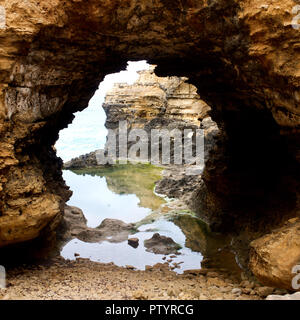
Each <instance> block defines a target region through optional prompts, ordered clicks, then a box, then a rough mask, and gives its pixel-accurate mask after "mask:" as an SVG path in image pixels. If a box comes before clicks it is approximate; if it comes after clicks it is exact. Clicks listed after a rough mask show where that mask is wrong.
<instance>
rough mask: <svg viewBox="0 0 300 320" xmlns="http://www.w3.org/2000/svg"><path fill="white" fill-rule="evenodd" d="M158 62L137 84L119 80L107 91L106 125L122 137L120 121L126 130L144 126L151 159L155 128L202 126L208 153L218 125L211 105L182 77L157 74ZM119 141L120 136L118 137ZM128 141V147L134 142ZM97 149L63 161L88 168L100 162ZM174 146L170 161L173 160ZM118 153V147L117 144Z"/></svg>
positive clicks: (145, 71) (76, 167) (141, 73)
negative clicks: (151, 144)
mask: <svg viewBox="0 0 300 320" xmlns="http://www.w3.org/2000/svg"><path fill="white" fill-rule="evenodd" d="M154 70H155V66H151V67H150V68H149V69H148V70H143V71H139V72H138V73H139V78H138V79H137V81H136V82H135V83H134V84H126V83H117V84H115V85H114V87H113V88H112V89H111V90H110V91H108V92H107V94H106V97H105V103H104V104H103V108H104V110H105V112H106V116H107V118H106V122H105V127H106V128H107V129H110V130H113V131H114V132H115V133H116V136H117V138H118V137H119V130H118V129H119V123H120V121H126V122H127V130H128V131H127V132H128V134H129V133H130V130H131V129H143V130H145V131H146V132H147V134H148V141H145V144H146V145H148V150H149V153H148V157H147V159H142V160H144V161H149V162H150V161H151V146H150V141H151V130H152V129H167V130H169V131H171V130H172V129H180V130H183V129H194V130H195V129H197V128H200V127H201V128H203V129H204V130H205V136H206V141H205V142H206V143H205V147H206V156H208V152H209V150H211V149H212V147H213V145H214V138H215V136H216V135H217V133H218V127H217V125H216V123H215V122H213V121H212V120H211V118H210V117H209V115H208V113H209V111H210V107H209V106H208V105H207V104H206V103H205V102H204V101H203V100H201V99H200V96H199V95H198V94H197V89H196V87H194V86H193V85H191V84H189V83H187V78H182V77H157V76H156V75H155V73H154ZM117 141H118V139H117ZM133 144H134V143H133V142H129V141H128V150H129V149H130V147H131V146H132V145H133ZM97 152H98V150H96V151H94V152H91V153H89V154H86V155H82V156H80V157H77V158H74V159H72V160H71V161H69V162H67V163H65V164H64V167H65V168H66V169H78V168H88V167H93V166H97V165H99V163H98V162H97V156H96V153H97ZM172 154H173V153H172V148H171V162H172ZM117 155H119V149H118V145H117Z"/></svg>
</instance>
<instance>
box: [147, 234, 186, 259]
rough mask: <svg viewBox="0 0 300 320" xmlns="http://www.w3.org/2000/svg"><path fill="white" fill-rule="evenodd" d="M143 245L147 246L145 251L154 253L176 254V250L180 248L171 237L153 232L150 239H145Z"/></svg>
mask: <svg viewBox="0 0 300 320" xmlns="http://www.w3.org/2000/svg"><path fill="white" fill-rule="evenodd" d="M144 245H145V247H146V248H147V250H146V251H148V252H153V253H155V254H165V255H169V254H171V253H175V254H178V250H179V249H181V247H180V245H179V244H178V243H176V242H174V240H173V239H172V238H169V237H165V236H161V235H160V234H159V233H155V234H154V235H153V237H152V238H151V239H148V240H145V242H144Z"/></svg>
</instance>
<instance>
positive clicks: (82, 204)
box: [61, 165, 203, 273]
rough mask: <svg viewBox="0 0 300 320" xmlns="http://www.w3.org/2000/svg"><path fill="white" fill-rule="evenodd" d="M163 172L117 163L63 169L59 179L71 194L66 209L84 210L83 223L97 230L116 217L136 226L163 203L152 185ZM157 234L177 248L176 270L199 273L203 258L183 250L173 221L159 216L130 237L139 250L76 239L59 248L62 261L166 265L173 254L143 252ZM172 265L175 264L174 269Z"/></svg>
mask: <svg viewBox="0 0 300 320" xmlns="http://www.w3.org/2000/svg"><path fill="white" fill-rule="evenodd" d="M161 170H162V169H161V168H157V167H153V166H150V165H118V166H113V167H108V168H101V169H99V168H96V169H87V170H77V171H66V170H65V171H64V172H63V176H64V179H65V181H66V183H67V185H69V186H70V188H71V190H72V191H73V196H72V197H71V199H70V201H69V202H68V205H71V206H77V207H79V208H81V209H82V210H83V213H84V215H85V217H86V219H87V225H88V226H89V227H91V228H96V227H97V226H99V225H100V224H101V222H102V221H103V220H104V219H106V218H110V219H118V220H122V221H124V222H125V223H137V222H139V221H141V220H143V219H144V218H146V217H147V216H148V215H150V214H151V213H152V212H153V211H159V208H160V207H161V206H162V205H163V204H165V203H166V200H165V199H164V198H163V197H160V196H158V195H156V194H155V193H154V186H155V182H156V181H157V180H159V179H160V178H161ZM155 232H158V233H159V234H160V235H163V236H168V237H171V238H172V239H173V240H174V241H175V242H176V243H178V244H179V245H180V246H181V249H180V250H179V253H180V254H179V255H177V257H176V258H173V259H172V260H173V261H172V263H170V266H171V267H172V264H173V263H180V267H179V266H177V267H176V268H175V269H174V271H176V272H178V273H182V272H183V271H184V270H187V269H199V268H200V267H201V261H202V259H203V256H202V254H201V252H199V251H193V250H192V249H190V248H188V247H186V242H187V239H186V236H185V234H184V233H183V232H182V230H181V228H180V227H179V226H177V225H176V224H175V223H174V222H173V221H170V220H166V219H164V218H159V219H157V220H156V221H153V223H149V224H146V225H145V224H144V225H141V226H140V227H139V228H138V232H137V233H136V234H134V236H133V237H136V238H138V239H139V246H138V248H136V249H135V248H133V247H131V246H129V245H128V243H127V241H124V242H120V243H111V242H108V241H103V242H99V243H87V242H83V241H81V240H78V239H73V240H71V241H70V242H68V243H67V244H66V245H65V246H64V247H63V249H62V251H61V255H62V256H63V257H64V258H65V259H70V260H75V259H76V258H75V254H79V256H80V257H81V258H89V259H90V260H92V261H96V262H102V263H109V262H113V263H114V264H116V265H118V266H126V265H130V266H133V267H135V268H137V269H140V270H144V269H145V266H146V265H151V266H153V265H155V264H156V263H158V262H160V263H164V262H165V261H164V260H163V257H167V258H166V260H169V259H170V257H169V256H171V255H169V256H164V255H161V254H154V253H151V252H147V251H146V248H145V247H144V240H146V239H150V238H151V237H152V236H153V234H154V233H155ZM175 266H176V265H175Z"/></svg>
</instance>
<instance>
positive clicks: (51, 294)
mask: <svg viewBox="0 0 300 320" xmlns="http://www.w3.org/2000/svg"><path fill="white" fill-rule="evenodd" d="M7 285H8V286H7V288H6V289H4V290H0V299H4V300H62V299H64V300H65V299H66V300H72V299H74V300H111V299H116V300H118V299H121V300H129V299H134V300H143V299H150V300H194V299H195V300H198V299H200V300H260V299H264V298H266V297H267V296H268V295H270V294H274V293H275V294H282V293H284V291H280V290H274V289H273V288H269V287H263V286H261V285H258V284H257V283H255V282H249V281H247V280H242V281H241V280H240V279H238V278H236V277H235V276H234V275H230V274H228V273H226V272H225V273H224V272H222V271H220V270H211V269H210V270H205V269H202V270H198V271H197V270H192V271H186V272H185V273H184V274H183V275H178V274H176V273H174V272H173V271H171V270H170V268H169V266H168V263H165V262H163V261H162V263H161V264H157V265H155V266H153V267H150V266H149V267H147V268H146V270H145V271H138V270H132V269H131V268H130V267H129V268H120V267H117V266H114V265H113V264H101V263H95V262H91V261H89V260H85V259H81V258H78V259H77V260H76V261H66V260H64V259H63V258H53V259H51V260H50V261H48V262H47V263H45V264H38V265H36V264H35V265H23V266H20V267H17V268H13V269H10V270H7Z"/></svg>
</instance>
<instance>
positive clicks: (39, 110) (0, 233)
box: [0, 0, 300, 246]
mask: <svg viewBox="0 0 300 320" xmlns="http://www.w3.org/2000/svg"><path fill="white" fill-rule="evenodd" d="M296 5H297V2H296V1H293V0H284V1H282V0H272V1H271V0H264V1H262V0H248V1H239V0H219V1H198V0H189V1H173V2H170V1H166V0H155V1H148V0H141V1H140V0H126V1H123V0H113V1H111V0H110V1H108V0H103V1H98V0H88V1H82V0H78V1H72V0H68V1H58V0H51V1H47V2H44V1H43V2H42V1H38V0H28V1H26V2H24V1H20V0H12V1H3V0H2V1H1V2H0V6H1V10H0V12H1V17H0V48H1V49H0V150H1V151H0V212H1V216H0V246H6V245H8V244H12V243H18V242H22V241H25V240H29V239H33V238H35V237H37V236H38V235H39V234H40V233H41V232H42V230H44V229H45V228H47V227H50V228H54V227H55V225H56V223H57V220H59V217H60V216H61V214H62V212H63V210H64V203H65V201H66V200H67V199H68V198H69V196H70V192H69V191H68V189H67V188H66V187H65V184H64V182H63V180H62V177H61V166H62V164H61V163H60V162H59V160H58V159H57V157H56V155H55V152H54V151H53V149H52V146H53V145H54V144H55V141H56V140H57V138H58V132H59V130H61V129H62V128H65V127H66V126H67V125H68V124H69V123H70V122H71V121H72V119H73V113H74V112H76V111H79V110H82V109H84V108H85V107H87V105H88V101H89V99H90V98H91V97H92V95H93V94H94V92H95V90H96V89H97V87H98V85H99V82H100V81H101V80H102V79H103V77H104V76H105V75H106V74H108V73H112V72H117V71H120V70H121V69H123V68H124V67H125V65H126V62H127V61H128V60H142V59H148V60H149V62H150V63H152V64H156V65H158V68H157V69H156V73H157V75H159V76H171V75H172V76H180V77H188V78H189V82H190V83H191V84H193V85H195V86H196V87H197V89H198V91H199V93H200V95H201V98H202V99H203V100H204V101H205V102H206V103H207V104H208V105H210V107H211V108H212V112H211V116H212V119H213V120H214V121H216V122H217V124H218V126H219V128H220V130H221V135H220V137H222V139H221V138H220V140H219V142H218V144H217V145H218V148H217V149H216V150H214V151H213V153H212V154H211V156H210V159H209V160H208V162H207V165H206V169H205V172H204V175H203V184H202V185H201V188H200V190H199V192H198V193H197V195H195V198H197V199H198V200H199V201H198V204H197V206H196V207H197V208H198V211H199V212H201V213H202V215H203V216H205V217H206V220H207V221H208V222H210V224H211V225H212V226H214V227H215V228H218V229H219V230H224V229H228V228H232V227H234V226H235V227H236V226H239V227H241V226H242V225H243V223H245V222H248V223H252V224H253V225H254V227H255V228H257V229H261V230H264V229H268V231H271V229H273V228H274V227H277V226H279V225H281V224H282V223H283V222H284V221H285V220H286V219H289V218H292V217H295V216H299V190H300V187H299V181H300V179H299V177H300V174H299V161H300V156H299V150H300V128H299V125H300V112H299V102H300V98H299V96H300V94H299V92H300V72H299V70H300V66H299V63H300V62H299V61H300V59H299V41H298V40H299V28H298V22H299V21H298V20H297V13H296V14H295V12H297V7H296ZM295 10H296V11H295ZM33 181H34V183H33ZM265 231H266V230H265Z"/></svg>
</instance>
